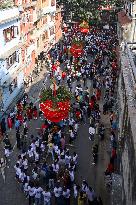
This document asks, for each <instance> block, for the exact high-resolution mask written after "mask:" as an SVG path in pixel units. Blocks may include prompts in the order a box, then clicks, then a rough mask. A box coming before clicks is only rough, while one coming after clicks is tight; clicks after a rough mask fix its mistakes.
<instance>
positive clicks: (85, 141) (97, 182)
mask: <svg viewBox="0 0 136 205" xmlns="http://www.w3.org/2000/svg"><path fill="white" fill-rule="evenodd" d="M46 75H48V74H46ZM44 80H45V78H44V75H43V72H42V73H41V75H40V76H39V77H38V78H37V79H36V82H35V83H34V84H33V85H32V86H31V88H30V90H29V92H28V95H29V98H30V99H31V100H33V103H35V102H36V105H38V102H37V99H38V96H39V92H40V90H41V88H42V87H43V86H44V85H43V81H44ZM48 83H49V80H48V79H47V84H48ZM81 84H82V82H81ZM76 85H77V83H75V82H74V83H73V86H72V90H73V92H74V90H75V87H76ZM87 86H88V87H90V90H91V92H92V86H91V83H90V80H88V81H87ZM29 93H30V94H29ZM100 107H102V105H101V103H100ZM42 123H43V121H41V120H40V119H38V120H36V121H35V120H32V121H31V122H30V123H29V130H30V131H29V133H31V134H33V135H35V134H36V133H37V128H39V127H41V124H42ZM102 123H103V124H104V125H105V127H106V128H107V129H106V132H105V140H104V141H103V142H100V146H99V158H98V164H97V165H96V166H94V165H92V154H91V153H92V142H91V141H90V140H89V133H88V129H89V120H88V121H87V123H86V124H83V123H81V124H80V126H79V132H78V137H77V139H76V141H75V143H74V147H70V150H71V151H72V152H73V151H76V152H77V153H78V156H79V165H78V169H77V173H76V179H77V181H78V182H79V184H81V182H82V180H83V179H85V180H86V181H87V182H88V183H89V184H90V185H91V186H92V187H93V189H94V190H95V191H96V193H97V194H98V195H100V196H101V197H102V200H103V203H104V204H105V205H109V197H110V196H109V193H108V192H107V190H106V188H105V184H104V171H105V168H106V166H107V163H108V161H109V156H108V154H107V147H108V143H109V140H108V137H109V128H108V127H109V120H108V118H107V116H104V115H102ZM8 134H9V137H10V140H11V142H12V145H14V146H13V147H14V148H13V153H12V154H11V157H10V159H11V161H10V168H9V169H6V183H5V184H4V183H3V179H2V176H0V187H1V191H0V203H1V204H4V205H18V204H20V205H28V200H27V199H26V198H25V197H24V194H23V192H22V191H21V187H20V186H19V184H18V183H17V182H16V179H15V171H14V168H13V167H14V165H15V162H16V159H17V156H18V154H19V153H18V150H17V148H16V142H15V130H12V131H8ZM28 136H30V135H28ZM0 150H1V151H3V143H1V144H0ZM7 196H8V197H7Z"/></svg>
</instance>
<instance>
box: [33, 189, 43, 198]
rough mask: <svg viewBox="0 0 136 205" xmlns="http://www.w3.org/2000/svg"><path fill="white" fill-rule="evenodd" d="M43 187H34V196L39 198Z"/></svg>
mask: <svg viewBox="0 0 136 205" xmlns="http://www.w3.org/2000/svg"><path fill="white" fill-rule="evenodd" d="M42 191H43V189H42V188H41V187H38V188H35V198H37V199H40V198H41V193H42Z"/></svg>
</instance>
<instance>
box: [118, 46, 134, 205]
mask: <svg viewBox="0 0 136 205" xmlns="http://www.w3.org/2000/svg"><path fill="white" fill-rule="evenodd" d="M120 54H121V59H120V60H121V74H120V78H119V86H118V98H119V102H120V103H119V110H120V113H119V152H120V160H121V163H120V173H121V175H122V179H123V183H122V202H121V203H120V205H135V204H136V193H135V190H136V171H135V170H136V134H135V133H136V106H135V105H136V100H135V93H134V86H135V84H134V81H133V76H132V75H133V72H132V69H133V68H132V67H131V65H132V63H131V64H130V63H129V60H130V58H129V56H128V52H127V50H125V52H122V51H121V52H120Z"/></svg>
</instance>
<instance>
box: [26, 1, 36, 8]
mask: <svg viewBox="0 0 136 205" xmlns="http://www.w3.org/2000/svg"><path fill="white" fill-rule="evenodd" d="M36 4H37V0H32V1H30V2H28V3H25V4H23V7H24V8H29V7H35V6H36Z"/></svg>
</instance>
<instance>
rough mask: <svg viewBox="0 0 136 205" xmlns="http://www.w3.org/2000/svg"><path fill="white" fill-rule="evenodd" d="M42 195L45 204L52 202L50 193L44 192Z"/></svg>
mask: <svg viewBox="0 0 136 205" xmlns="http://www.w3.org/2000/svg"><path fill="white" fill-rule="evenodd" d="M42 194H43V198H44V202H49V201H50V200H51V193H50V192H46V191H43V192H42Z"/></svg>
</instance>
